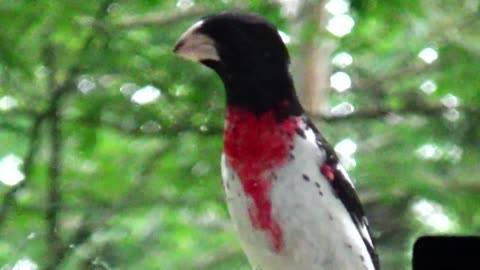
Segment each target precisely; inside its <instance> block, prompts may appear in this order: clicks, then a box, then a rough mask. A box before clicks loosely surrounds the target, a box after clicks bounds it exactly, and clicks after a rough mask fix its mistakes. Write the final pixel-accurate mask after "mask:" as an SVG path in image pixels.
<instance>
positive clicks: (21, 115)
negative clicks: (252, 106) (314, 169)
mask: <svg viewBox="0 0 480 270" xmlns="http://www.w3.org/2000/svg"><path fill="white" fill-rule="evenodd" d="M178 2H179V3H180V2H184V4H185V3H186V2H189V1H178ZM197 2H198V1H197ZM474 2H476V1H468V0H465V1H457V2H455V4H454V5H453V4H451V3H450V2H448V1H433V0H423V1H401V0H396V1H366V0H363V1H351V7H350V14H351V16H352V17H353V18H354V19H355V27H354V28H353V30H352V33H351V34H349V35H347V36H345V37H344V38H342V39H336V38H334V37H333V36H331V35H325V30H324V29H323V28H322V27H323V26H322V25H319V24H318V22H317V21H316V20H314V19H312V17H311V14H309V11H310V10H308V9H309V8H310V7H311V5H315V3H310V2H309V3H308V5H305V7H303V9H302V8H301V9H300V12H299V14H300V15H299V16H297V17H291V16H285V15H284V12H283V11H282V10H283V8H282V7H281V5H280V4H278V3H277V2H276V1H242V4H241V5H240V6H234V5H233V1H220V0H215V1H209V2H208V4H204V3H196V4H195V5H194V6H192V7H191V8H189V9H181V8H179V7H177V6H176V4H177V3H176V2H175V1H152V0H144V1H117V2H113V1H106V2H99V1H93V2H92V1H34V2H32V1H2V2H0V25H2V26H3V27H2V29H1V30H0V141H1V142H2V143H1V144H0V159H2V158H4V157H6V156H7V155H9V154H14V155H16V156H18V157H20V158H21V159H22V160H23V166H22V167H21V171H22V173H24V174H25V180H24V181H23V182H22V183H21V184H18V185H16V186H13V187H11V186H7V185H3V184H1V185H0V196H2V198H4V200H3V202H0V203H1V205H0V239H1V240H0V268H1V267H4V268H2V269H10V267H12V266H13V265H14V264H15V263H16V262H17V261H18V260H20V259H22V258H28V259H29V260H32V261H33V262H35V263H36V264H38V265H39V267H40V268H39V269H166V270H168V269H211V270H223V269H239V270H241V269H245V270H246V269H250V268H249V266H248V263H247V261H246V259H245V257H244V255H243V254H242V252H241V250H240V247H239V245H238V243H237V239H236V238H235V235H234V233H233V229H232V228H231V226H230V224H229V219H228V214H227V211H226V207H225V203H224V200H223V192H222V187H221V182H220V168H219V167H220V164H219V159H220V153H221V151H222V146H223V145H222V130H223V110H224V99H225V96H224V93H223V91H222V84H221V82H220V80H219V79H218V78H216V76H215V75H214V74H213V73H212V72H211V71H210V70H208V69H206V68H204V67H202V66H200V65H194V64H192V63H189V62H186V61H184V60H181V59H178V58H176V57H175V56H174V55H173V54H172V52H171V50H172V47H173V44H174V43H175V41H176V39H177V38H178V37H179V35H180V34H181V33H182V31H184V30H185V29H186V28H187V27H188V26H189V25H190V24H191V23H192V22H194V21H196V20H197V19H198V18H200V17H202V16H204V15H206V14H208V13H211V12H216V11H218V10H225V9H227V10H234V9H239V8H240V9H242V8H243V9H247V10H249V11H253V12H257V13H259V14H262V15H264V16H266V17H268V18H269V19H270V20H271V21H272V22H273V23H275V24H276V25H278V26H279V28H280V29H282V30H283V31H285V32H291V34H292V35H291V36H292V38H293V39H294V40H293V42H292V44H290V45H289V46H291V51H292V52H294V54H293V57H294V58H301V56H302V53H301V50H302V44H304V43H305V42H312V44H316V43H321V42H323V41H325V40H326V41H327V42H331V41H332V40H334V43H336V44H335V46H336V51H335V53H334V54H336V53H337V52H342V51H345V52H348V53H349V54H350V55H352V56H353V59H354V60H353V64H352V65H350V66H348V67H345V68H338V67H332V71H334V72H335V71H340V70H341V71H344V72H347V73H348V74H349V75H350V77H351V78H352V81H353V85H352V89H350V90H348V91H346V92H343V93H336V92H334V91H332V92H331V93H330V94H329V104H330V105H331V106H332V107H333V106H335V105H337V104H339V103H341V102H349V103H351V104H353V105H354V107H355V111H354V112H353V113H352V114H349V115H345V116H335V117H331V116H330V117H322V119H326V120H327V122H321V123H318V124H319V127H320V128H321V129H322V130H323V132H324V133H325V134H326V137H327V138H328V139H329V141H330V142H331V143H332V144H334V145H335V144H336V143H338V142H340V141H342V140H343V139H351V140H352V141H354V142H355V143H356V144H357V145H358V149H357V152H356V153H355V156H354V157H355V161H356V163H357V166H356V167H354V168H352V169H351V171H350V173H351V175H352V176H353V178H354V179H356V180H357V181H356V186H357V187H358V189H359V192H360V196H361V198H362V200H363V201H364V202H365V206H366V208H367V213H368V215H369V218H370V221H371V223H372V227H373V228H374V233H375V235H376V236H377V239H378V240H377V242H378V246H379V252H380V257H381V261H382V265H383V266H384V269H408V265H409V262H408V260H409V259H410V257H409V256H410V251H411V248H412V244H413V241H414V239H415V237H417V236H419V235H422V234H433V233H438V232H439V226H440V225H441V224H429V223H428V222H429V221H428V219H429V217H428V216H426V215H425V213H423V215H422V214H421V213H418V212H416V210H415V209H416V206H417V207H418V202H419V201H427V202H429V203H431V204H433V205H434V208H435V209H436V210H438V209H441V211H440V212H441V213H443V214H445V215H446V216H448V218H449V220H450V222H451V226H450V227H447V228H443V230H444V231H443V232H450V233H467V234H478V233H479V232H480V211H479V209H478V207H477V206H478V205H479V204H480V196H478V194H479V192H480V185H479V181H478V180H479V179H478V175H480V169H479V168H480V167H478V160H480V151H479V148H480V141H479V139H478V138H479V137H480V128H479V127H480V105H479V104H480V94H479V93H480V92H479V91H478V86H479V85H480V81H479V78H480V77H479V76H478V74H480V66H479V65H478V63H479V61H480V47H478V44H480V35H479V34H478V33H479V32H478V29H479V27H480V25H479V23H480V20H478V16H479V13H478V8H479V7H478V4H477V5H476V6H475V5H474V4H472V3H474ZM449 3H450V4H449ZM305 14H308V16H304V15H305ZM295 39H297V40H295ZM426 47H432V48H434V49H436V50H437V52H438V55H439V58H438V59H437V61H435V62H433V63H432V64H426V63H424V62H423V61H422V60H421V59H419V58H418V57H417V55H418V53H419V52H420V51H421V50H422V49H424V48H426ZM300 60H301V59H300ZM300 62H301V61H300ZM427 80H432V81H433V82H434V83H435V84H436V91H434V92H432V93H431V94H426V93H424V92H422V91H421V90H419V86H420V85H421V84H422V83H424V82H425V81H427ZM149 86H150V87H154V89H158V90H159V91H160V98H159V99H158V100H157V101H156V102H154V103H151V104H144V105H139V104H136V103H134V102H132V101H131V97H132V95H133V94H134V93H135V92H136V91H138V90H139V89H141V88H145V87H149ZM448 95H450V96H448ZM7 97H8V98H13V99H14V100H15V102H16V104H15V105H12V106H14V107H12V108H7V107H5V106H6V105H5V104H7V103H8V102H7V99H6V98H7ZM448 97H450V99H449V98H448ZM452 97H456V98H457V99H458V104H457V105H451V104H450V105H448V102H449V100H450V103H451V102H452ZM445 104H447V105H445ZM447 107H448V108H447ZM55 121H58V122H59V125H60V130H59V131H55V130H54V129H53V127H54V123H55ZM36 126H38V128H35V127H36ZM58 136H59V137H58ZM55 145H57V146H60V147H55ZM56 155H58V156H59V157H60V158H59V159H58V160H57V159H55V156H56ZM57 170H58V171H57ZM0 173H1V172H0ZM57 173H58V177H57V176H56V175H57ZM55 179H56V180H55ZM52 190H55V191H56V192H58V193H59V194H61V196H60V198H55V197H53V198H52V195H51V192H52ZM49 194H50V195H49ZM56 207H58V208H56ZM49 211H53V212H55V213H56V216H54V217H52V216H47V212H49ZM437 214H438V213H437ZM52 226H53V227H54V228H55V230H54V232H53V233H52V232H51V231H50V232H49V230H48V228H52ZM56 237H58V238H56ZM59 254H60V255H59Z"/></svg>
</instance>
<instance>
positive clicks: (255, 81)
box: [174, 13, 301, 115]
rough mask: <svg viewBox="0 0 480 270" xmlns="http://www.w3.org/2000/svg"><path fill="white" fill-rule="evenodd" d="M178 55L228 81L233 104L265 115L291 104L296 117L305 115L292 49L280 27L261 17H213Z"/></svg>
mask: <svg viewBox="0 0 480 270" xmlns="http://www.w3.org/2000/svg"><path fill="white" fill-rule="evenodd" d="M174 52H175V53H177V54H178V55H180V56H183V57H185V58H188V59H191V60H194V61H198V62H200V63H202V64H204V65H205V66H208V67H210V68H212V69H213V70H215V71H216V72H217V74H218V75H219V76H220V77H221V78H222V80H223V82H224V85H225V88H226V91H227V103H228V105H233V106H240V107H244V108H246V109H249V110H252V111H254V112H256V113H260V114H261V113H264V112H266V111H269V110H271V109H274V108H276V107H278V106H279V104H289V105H288V109H289V110H291V111H292V112H291V113H294V114H297V115H298V114H300V113H301V107H300V105H299V103H298V100H297V98H296V95H295V91H294V87H293V83H292V80H291V78H290V74H289V71H288V65H289V61H290V59H289V55H288V51H287V48H286V46H285V44H284V43H283V41H282V39H281V37H280V35H279V33H278V30H277V29H276V28H275V26H273V25H272V24H271V23H269V22H268V21H266V20H265V19H263V18H262V17H260V16H258V15H254V14H249V13H221V14H216V15H211V16H207V17H205V18H204V19H203V20H201V21H199V22H197V23H196V24H194V25H193V26H192V27H190V29H188V30H187V31H186V32H185V33H184V34H183V35H182V37H181V38H180V40H179V41H178V42H177V44H176V46H175V49H174Z"/></svg>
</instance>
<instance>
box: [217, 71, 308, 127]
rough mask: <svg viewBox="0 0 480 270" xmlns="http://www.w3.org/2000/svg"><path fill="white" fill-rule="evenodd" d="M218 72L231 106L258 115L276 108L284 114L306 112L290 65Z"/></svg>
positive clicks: (296, 114)
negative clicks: (298, 94)
mask: <svg viewBox="0 0 480 270" xmlns="http://www.w3.org/2000/svg"><path fill="white" fill-rule="evenodd" d="M217 73H219V75H220V77H221V78H222V81H223V83H224V86H225V90H226V98H227V106H228V107H237V108H243V109H245V110H247V111H251V112H253V113H255V114H257V115H262V114H265V113H269V112H273V113H274V114H275V115H276V116H280V117H281V118H286V117H288V116H290V115H295V116H298V115H301V114H302V113H303V110H302V107H301V105H300V103H299V101H298V98H297V96H296V93H295V87H294V85H293V81H292V78H291V76H290V73H289V71H288V66H284V67H282V66H268V65H267V66H266V65H258V66H255V67H251V68H244V69H242V70H240V71H238V70H237V71H229V70H223V71H220V72H218V71H217ZM279 120H281V119H279Z"/></svg>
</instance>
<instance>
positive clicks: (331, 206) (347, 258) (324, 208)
mask: <svg viewBox="0 0 480 270" xmlns="http://www.w3.org/2000/svg"><path fill="white" fill-rule="evenodd" d="M311 143H312V142H310V141H309V140H305V139H302V138H300V137H298V136H296V138H295V148H294V149H293V150H292V154H293V157H294V159H293V160H292V161H290V162H289V163H288V165H286V166H284V167H282V168H279V169H278V170H277V171H275V174H276V175H277V179H276V180H272V185H271V203H272V216H273V218H274V219H275V220H276V221H277V222H278V223H279V225H280V227H281V230H282V234H283V243H284V245H283V248H282V249H281V251H280V252H278V253H277V252H274V251H273V249H272V243H271V241H270V239H269V238H268V236H267V234H266V233H265V231H263V230H259V229H256V228H254V227H253V226H252V224H251V221H250V219H249V214H248V207H249V205H251V203H252V200H251V198H250V197H248V196H246V195H245V193H244V191H243V187H242V185H241V182H240V181H239V179H238V176H237V175H236V173H235V172H234V171H233V170H232V169H231V168H230V166H229V165H228V164H227V161H226V159H225V157H222V176H223V181H224V186H225V193H226V199H227V204H228V209H229V212H230V216H231V219H232V223H233V225H234V226H235V228H236V230H237V232H238V235H239V238H240V242H241V244H242V247H243V249H244V251H245V253H246V255H247V257H248V259H249V261H250V263H251V264H252V266H253V267H254V269H256V270H343V269H345V270H356V269H362V270H370V269H372V270H373V269H374V267H373V264H372V262H371V261H370V257H369V255H368V252H367V250H366V248H365V246H364V244H363V241H362V239H361V237H360V235H359V233H358V231H357V229H356V227H355V225H354V224H353V222H352V220H351V218H350V216H349V214H348V212H347V211H346V209H345V208H344V206H343V205H342V203H341V202H340V200H338V199H337V198H335V196H334V194H333V193H332V188H331V186H330V184H329V183H328V182H327V180H326V179H325V177H323V175H322V174H321V173H320V169H319V167H318V165H319V164H321V160H323V158H324V157H323V156H322V155H323V153H320V151H318V148H315V147H312V145H310V144H311ZM304 175H305V176H306V177H304ZM305 178H308V180H307V179H305Z"/></svg>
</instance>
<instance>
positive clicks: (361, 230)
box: [173, 11, 380, 270]
mask: <svg viewBox="0 0 480 270" xmlns="http://www.w3.org/2000/svg"><path fill="white" fill-rule="evenodd" d="M173 53H175V54H176V55H178V56H180V57H183V58H185V59H188V60H191V61H194V62H198V63H200V64H202V65H204V66H206V67H208V68H210V69H212V70H213V71H214V72H215V73H216V74H217V75H218V76H219V77H220V79H221V81H222V82H223V85H224V88H225V92H226V94H225V96H226V109H225V110H226V112H225V128H224V134H223V135H224V145H223V153H222V155H221V175H222V184H223V189H224V192H225V196H226V202H227V206H228V212H229V215H230V219H231V221H232V224H233V227H234V228H235V230H236V233H237V235H238V239H239V241H240V245H241V247H242V249H243V251H244V253H245V254H246V257H247V258H248V260H249V263H250V264H251V265H252V267H253V269H255V270H378V269H380V263H379V259H378V255H377V253H376V249H375V246H374V243H373V241H372V237H371V233H370V229H369V224H368V220H367V218H366V216H365V213H364V209H363V207H362V204H361V202H360V200H359V197H358V195H357V193H356V191H355V188H354V185H353V183H352V181H351V179H350V177H349V176H348V174H347V172H346V170H345V169H344V167H343V166H342V164H341V163H340V162H339V159H338V157H337V155H336V153H335V151H334V150H333V149H332V147H331V146H330V145H329V144H328V142H327V141H326V139H325V138H324V137H323V136H322V134H321V133H320V132H319V130H318V129H317V128H316V127H315V125H314V124H313V123H312V121H311V120H310V119H309V118H308V116H307V114H306V113H305V111H304V109H303V108H302V106H301V104H300V102H299V99H298V97H297V95H296V91H295V87H294V83H293V80H292V77H291V74H290V71H289V64H290V56H289V53H288V49H287V47H286V45H285V44H284V42H283V41H282V38H281V35H280V34H279V31H278V29H277V28H276V27H275V26H274V25H273V24H272V23H270V22H269V21H268V20H267V19H265V18H263V17H262V16H261V15H258V14H254V13H250V12H244V11H241V12H239V11H235V12H220V13H216V14H212V15H208V16H206V17H204V18H202V19H200V20H199V21H198V22H196V23H194V24H193V25H192V26H191V27H190V28H188V29H187V30H186V31H185V32H184V33H183V34H181V36H180V38H179V39H178V41H177V43H176V44H175V46H174V49H173Z"/></svg>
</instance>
